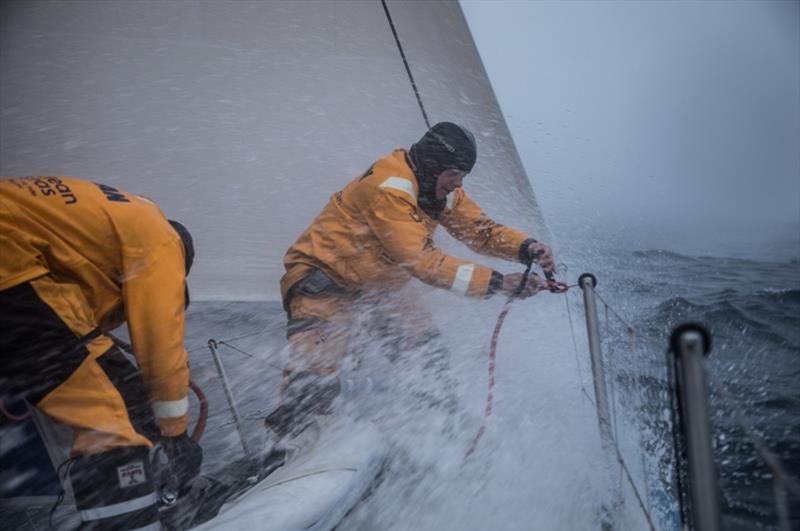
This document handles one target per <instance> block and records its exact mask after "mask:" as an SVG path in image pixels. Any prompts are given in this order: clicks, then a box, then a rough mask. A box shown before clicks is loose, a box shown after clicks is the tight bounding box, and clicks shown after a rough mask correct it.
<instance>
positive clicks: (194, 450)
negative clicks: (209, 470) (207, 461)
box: [161, 432, 203, 485]
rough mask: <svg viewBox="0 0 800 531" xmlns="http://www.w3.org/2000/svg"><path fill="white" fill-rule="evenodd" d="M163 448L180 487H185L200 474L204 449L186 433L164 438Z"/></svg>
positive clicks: (162, 440) (162, 441)
mask: <svg viewBox="0 0 800 531" xmlns="http://www.w3.org/2000/svg"><path fill="white" fill-rule="evenodd" d="M161 446H162V447H163V448H164V452H165V453H166V454H167V458H168V459H169V467H170V470H171V473H172V474H173V475H174V476H175V479H176V480H177V481H178V485H185V484H186V483H187V482H189V481H191V480H192V479H194V478H195V476H197V474H199V473H200V465H202V464H203V449H202V448H201V447H200V445H199V444H197V443H196V442H195V441H194V440H192V438H191V437H189V435H188V434H187V433H186V432H183V433H182V434H180V435H178V436H177V437H162V439H161Z"/></svg>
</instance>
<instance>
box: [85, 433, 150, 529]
mask: <svg viewBox="0 0 800 531" xmlns="http://www.w3.org/2000/svg"><path fill="white" fill-rule="evenodd" d="M70 481H71V483H72V489H73V491H74V493H75V505H76V506H77V509H78V511H79V512H80V515H81V520H82V521H83V525H82V527H81V529H87V530H105V529H115V530H116V529H120V530H122V529H126V530H128V529H140V528H144V529H149V528H151V527H152V529H159V528H160V527H159V524H158V506H157V503H156V493H155V487H154V481H153V474H152V470H151V466H150V453H149V449H148V448H146V447H143V446H135V447H123V448H114V449H113V450H109V451H107V452H103V453H100V454H92V455H84V456H79V457H77V458H76V459H75V462H74V464H73V465H72V468H71V470H70Z"/></svg>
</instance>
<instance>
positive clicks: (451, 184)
mask: <svg viewBox="0 0 800 531" xmlns="http://www.w3.org/2000/svg"><path fill="white" fill-rule="evenodd" d="M466 176H467V172H465V171H461V170H456V169H449V170H444V171H443V172H442V173H440V174H439V176H438V177H437V178H436V199H438V200H439V201H442V200H443V199H446V198H447V195H448V194H449V193H450V192H452V191H453V190H455V189H456V188H461V185H462V182H463V181H464V177H466Z"/></svg>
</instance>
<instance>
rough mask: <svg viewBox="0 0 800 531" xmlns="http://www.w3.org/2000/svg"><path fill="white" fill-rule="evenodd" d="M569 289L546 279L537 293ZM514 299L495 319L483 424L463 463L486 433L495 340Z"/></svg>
mask: <svg viewBox="0 0 800 531" xmlns="http://www.w3.org/2000/svg"><path fill="white" fill-rule="evenodd" d="M523 285H524V281H523ZM570 287H571V286H568V285H567V284H565V283H563V282H557V281H555V280H552V279H548V280H547V281H546V282H544V283H543V284H542V286H541V287H540V288H539V290H538V291H549V292H550V293H564V292H566V291H567V290H568V289H569V288H570ZM537 293H538V292H537ZM515 298H516V297H515V296H514V295H512V296H510V297H509V298H508V299H507V300H506V304H505V306H503V311H501V312H500V315H499V316H498V317H497V324H496V325H495V326H494V332H492V341H491V343H490V346H489V393H488V395H487V397H486V409H485V410H484V413H483V422H482V423H481V427H480V428H479V429H478V433H477V434H476V435H475V438H474V439H473V440H472V444H471V445H470V447H469V450H467V453H466V454H464V460H465V461H466V460H467V458H468V457H469V456H471V455H472V454H473V453H474V452H475V448H477V447H478V441H480V440H481V437H483V434H484V433H485V432H486V423H487V422H488V421H489V417H490V416H492V403H493V402H494V373H495V367H496V365H497V364H496V360H497V339H498V338H499V337H500V330H501V329H502V328H503V322H504V321H505V320H506V315H508V311H509V310H510V309H511V303H512V302H513V301H514V299H515Z"/></svg>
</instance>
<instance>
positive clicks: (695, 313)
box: [647, 297, 793, 346]
mask: <svg viewBox="0 0 800 531" xmlns="http://www.w3.org/2000/svg"><path fill="white" fill-rule="evenodd" d="M647 321H648V322H649V324H650V325H660V326H659V327H663V326H664V325H668V326H669V327H672V326H675V325H677V324H678V323H681V322H685V321H698V322H701V323H704V324H705V325H706V326H707V327H708V328H710V329H711V332H712V334H713V335H715V336H717V337H720V336H723V337H724V336H727V337H731V336H733V335H737V336H740V340H744V339H746V338H747V336H750V337H751V338H752V339H753V340H756V341H759V342H761V341H767V342H769V344H771V345H788V346H792V341H791V339H790V338H789V337H788V335H784V334H783V333H781V330H780V329H779V328H780V327H781V326H783V327H785V326H786V325H787V323H791V322H792V321H793V317H792V316H791V315H785V314H784V313H782V312H779V313H778V314H776V315H775V316H774V318H773V319H771V320H770V321H768V322H767V321H763V320H761V319H756V318H754V317H752V316H751V315H749V314H748V312H746V311H745V310H743V309H742V307H741V306H740V305H739V304H734V303H733V302H731V301H730V300H716V301H715V302H711V303H708V304H697V303H693V302H691V301H689V300H688V299H686V298H684V297H674V298H671V299H668V300H666V301H664V302H662V303H661V304H659V305H658V306H657V307H656V308H655V309H654V310H653V311H652V312H651V313H650V317H649V318H648V319H647Z"/></svg>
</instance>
